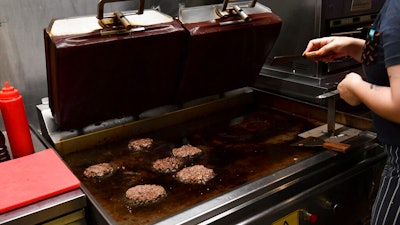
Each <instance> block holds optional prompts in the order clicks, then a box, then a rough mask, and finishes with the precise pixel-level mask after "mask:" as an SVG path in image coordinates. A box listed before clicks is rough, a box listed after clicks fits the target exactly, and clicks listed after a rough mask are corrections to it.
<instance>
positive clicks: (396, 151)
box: [371, 145, 400, 225]
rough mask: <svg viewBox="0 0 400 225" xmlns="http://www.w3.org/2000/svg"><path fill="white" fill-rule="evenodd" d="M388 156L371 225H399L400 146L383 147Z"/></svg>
mask: <svg viewBox="0 0 400 225" xmlns="http://www.w3.org/2000/svg"><path fill="white" fill-rule="evenodd" d="M385 151H386V153H387V154H388V158H387V162H386V165H385V168H384V170H383V172H382V177H381V184H380V187H379V191H378V194H377V196H376V200H375V203H374V205H373V208H372V215H371V225H398V224H399V225H400V146H391V145H385Z"/></svg>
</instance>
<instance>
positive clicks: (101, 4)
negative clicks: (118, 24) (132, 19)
mask: <svg viewBox="0 0 400 225" xmlns="http://www.w3.org/2000/svg"><path fill="white" fill-rule="evenodd" d="M123 1H132V0H100V1H99V3H98V4H97V19H99V20H102V19H103V18H104V5H105V4H106V3H111V2H123ZM143 11H144V0H139V9H138V11H137V14H143Z"/></svg>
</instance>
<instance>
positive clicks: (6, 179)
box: [0, 149, 80, 213]
mask: <svg viewBox="0 0 400 225" xmlns="http://www.w3.org/2000/svg"><path fill="white" fill-rule="evenodd" d="M78 187H80V181H79V180H78V178H77V177H76V176H75V175H74V174H73V173H72V172H71V171H70V170H69V168H68V167H67V166H66V165H65V164H64V162H63V161H62V160H61V159H60V157H59V156H58V155H57V154H56V153H55V151H54V150H53V149H46V150H43V151H40V152H37V153H34V154H31V155H27V156H24V157H21V158H17V159H13V160H9V161H6V162H1V163H0V192H1V198H0V213H3V212H6V211H9V210H12V209H16V208H19V207H22V206H25V205H28V204H31V203H34V202H37V201H40V200H43V199H46V198H49V197H52V196H55V195H58V194H61V193H64V192H66V191H69V190H73V189H76V188H78Z"/></svg>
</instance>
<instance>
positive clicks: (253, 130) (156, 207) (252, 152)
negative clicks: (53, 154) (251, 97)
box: [63, 106, 321, 225]
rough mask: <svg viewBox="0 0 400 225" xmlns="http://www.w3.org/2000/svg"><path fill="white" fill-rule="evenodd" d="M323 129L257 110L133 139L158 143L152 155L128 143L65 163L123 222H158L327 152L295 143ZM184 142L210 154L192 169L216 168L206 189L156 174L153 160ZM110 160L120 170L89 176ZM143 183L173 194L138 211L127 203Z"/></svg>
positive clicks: (196, 161) (91, 151)
mask: <svg viewBox="0 0 400 225" xmlns="http://www.w3.org/2000/svg"><path fill="white" fill-rule="evenodd" d="M318 125H320V124H319V123H318V122H317V121H311V120H308V119H305V118H300V117H297V116H295V115H293V114H290V113H285V112H282V111H277V110H273V109H270V108H263V107H260V106H257V107H255V108H252V109H248V110H245V111H244V112H241V113H240V114H238V113H235V112H221V113H216V114H215V115H212V116H207V117H206V118H202V119H197V120H195V121H191V122H187V123H184V124H179V125H177V126H173V127H168V128H165V129H161V130H158V131H156V132H152V133H151V134H143V135H141V136H137V137H131V138H142V137H151V138H153V139H154V141H155V143H154V146H153V147H152V148H150V149H148V150H145V151H140V152H135V151H131V150H128V148H127V145H128V141H129V140H128V139H127V140H123V141H119V142H116V143H113V144H107V145H102V146H100V147H96V148H92V149H88V150H84V151H80V152H75V153H69V154H67V155H65V156H63V158H64V160H65V161H66V162H67V164H68V165H69V166H70V167H71V169H72V170H73V172H74V173H75V174H76V175H77V176H78V178H79V179H80V180H81V181H82V182H83V185H84V186H85V187H86V188H87V189H88V190H89V191H90V193H91V195H93V196H94V197H95V199H96V200H97V201H98V202H99V204H100V206H101V207H102V208H103V209H104V210H105V212H106V213H107V214H109V216H110V217H111V218H112V219H113V220H115V221H116V223H118V224H130V225H132V224H140V225H144V224H152V223H155V222H157V221H160V220H162V219H163V218H165V217H168V216H170V215H173V214H175V213H178V212H180V211H182V210H184V209H187V208H189V207H192V206H195V205H196V204H198V203H200V202H203V201H206V200H209V199H212V198H215V197H217V196H218V195H221V194H223V193H226V192H228V191H230V190H233V189H235V188H236V187H239V186H241V185H244V184H246V183H248V182H250V181H254V180H256V179H257V178H261V177H263V176H266V175H268V174H271V173H273V172H274V171H277V170H280V169H282V168H285V167H288V166H290V165H293V164H295V163H296V162H299V161H301V160H303V159H305V158H308V157H311V156H313V155H315V154H317V153H318V152H319V151H320V150H321V149H295V148H293V147H291V146H290V144H291V143H293V142H294V141H296V140H298V137H297V134H299V133H301V132H303V131H306V130H309V129H312V128H314V127H316V126H318ZM184 144H191V145H193V146H196V147H199V148H201V149H202V150H203V152H204V153H203V154H202V155H201V156H200V157H198V158H195V159H193V160H191V161H190V162H189V163H187V164H186V166H190V165H194V164H202V165H204V166H206V167H208V168H212V169H213V170H214V172H215V173H216V176H215V178H214V179H212V180H211V181H209V182H208V183H207V184H205V185H196V184H183V183H180V182H178V181H176V180H175V179H174V177H173V174H161V173H158V172H155V171H153V170H152V168H151V165H152V162H154V161H155V160H157V159H160V158H164V157H167V156H171V154H172V153H171V152H172V151H171V150H172V149H173V148H175V147H180V146H182V145H184ZM103 162H111V163H115V164H118V165H119V166H121V169H120V170H119V171H118V172H116V173H115V174H114V175H112V176H110V177H107V178H104V179H102V180H93V179H88V178H86V177H84V176H83V171H84V170H85V169H86V168H87V167H89V166H91V165H93V164H97V163H103ZM138 184H158V185H162V186H163V187H164V188H165V189H166V191H167V196H166V197H164V198H162V199H161V200H159V201H158V202H155V203H152V204H148V205H145V206H137V207H133V206H131V205H129V203H128V202H127V200H126V199H125V191H126V190H127V189H128V188H130V187H132V186H135V185H138Z"/></svg>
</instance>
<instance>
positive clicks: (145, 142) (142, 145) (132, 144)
mask: <svg viewBox="0 0 400 225" xmlns="http://www.w3.org/2000/svg"><path fill="white" fill-rule="evenodd" d="M152 145H153V139H151V138H142V139H132V140H130V141H129V143H128V149H130V150H135V151H140V150H143V149H146V148H150V147H151V146H152Z"/></svg>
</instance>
